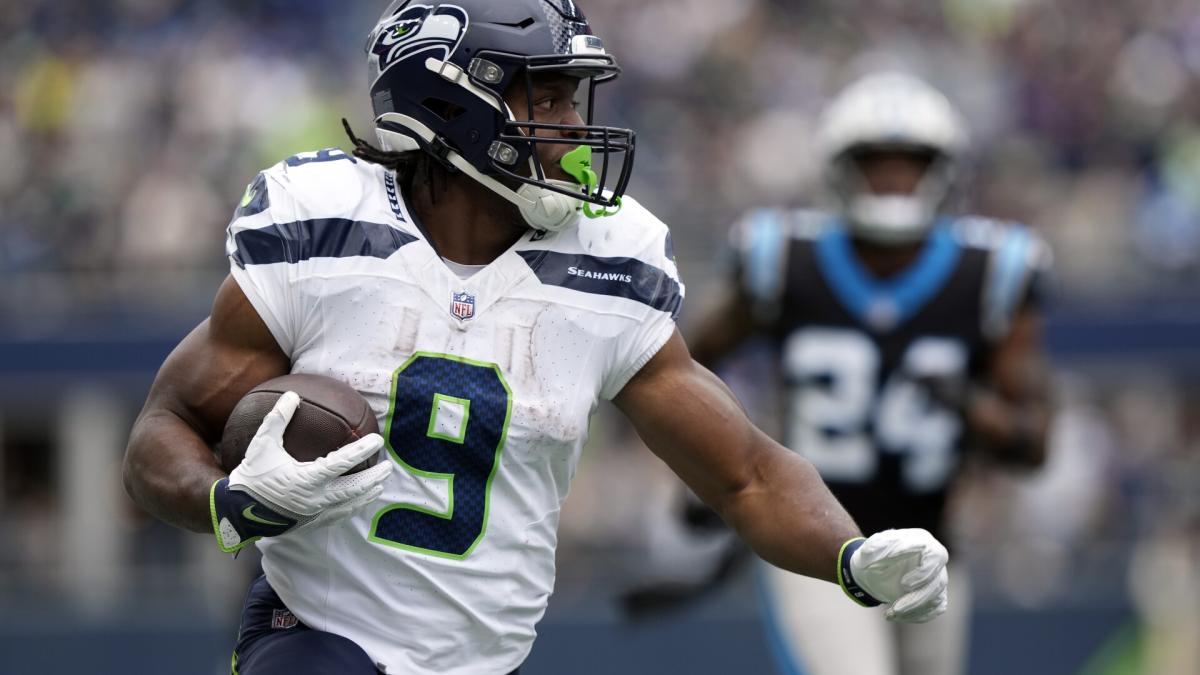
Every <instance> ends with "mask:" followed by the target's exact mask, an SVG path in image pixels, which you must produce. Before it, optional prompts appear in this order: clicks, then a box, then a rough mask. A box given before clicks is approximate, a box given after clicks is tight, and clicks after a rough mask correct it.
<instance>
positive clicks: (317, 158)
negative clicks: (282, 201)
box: [263, 148, 383, 220]
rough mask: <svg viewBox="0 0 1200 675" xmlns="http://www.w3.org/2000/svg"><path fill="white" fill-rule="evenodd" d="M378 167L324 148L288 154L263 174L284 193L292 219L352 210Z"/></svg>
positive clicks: (375, 179) (342, 214) (332, 214)
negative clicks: (290, 207) (291, 208)
mask: <svg viewBox="0 0 1200 675" xmlns="http://www.w3.org/2000/svg"><path fill="white" fill-rule="evenodd" d="M382 170H383V169H382V167H379V166H377V165H375V164H371V163H370V162H364V161H362V160H360V159H357V158H355V157H353V156H351V155H348V154H346V153H345V152H344V151H342V150H341V149H340V148H325V149H324V150H318V151H314V152H303V153H300V154H298V155H293V156H291V157H288V158H287V159H285V160H283V161H281V162H279V163H278V164H276V165H274V166H272V167H271V168H269V169H267V170H266V171H264V172H263V173H264V174H265V175H266V176H267V178H268V179H271V180H272V181H273V182H274V183H276V185H277V186H278V188H279V191H280V192H283V193H284V194H286V199H287V201H289V202H290V203H291V206H292V207H293V208H294V211H295V218H296V219H298V220H305V219H309V218H336V217H342V216H344V215H345V214H346V213H348V212H351V211H353V210H354V209H355V207H356V206H358V204H359V203H360V202H361V201H362V199H363V197H364V195H365V194H366V191H367V186H368V185H370V184H371V183H372V182H373V181H377V180H379V176H378V172H379V171H382Z"/></svg>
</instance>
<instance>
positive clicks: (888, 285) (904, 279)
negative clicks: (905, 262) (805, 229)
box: [816, 219, 961, 333]
mask: <svg viewBox="0 0 1200 675" xmlns="http://www.w3.org/2000/svg"><path fill="white" fill-rule="evenodd" d="M960 253H961V249H960V248H959V246H958V243H957V242H956V241H955V239H954V235H953V233H952V232H951V231H950V227H949V224H948V223H947V222H945V221H944V219H943V220H940V221H938V223H937V224H935V225H934V227H933V228H932V229H931V230H930V233H929V236H928V237H927V238H926V240H925V246H924V248H923V249H922V250H921V253H920V254H919V255H918V257H917V259H916V260H915V261H914V262H913V263H912V264H911V265H910V266H909V267H908V268H907V269H905V270H904V271H902V272H900V273H899V274H897V275H895V276H893V277H890V278H887V279H878V278H876V277H875V276H874V275H872V274H871V272H870V270H868V269H867V268H866V267H865V266H864V265H863V263H862V261H861V260H859V258H858V256H857V255H855V253H854V246H853V244H852V243H851V241H850V235H849V233H848V232H847V230H846V228H845V227H832V228H829V230H827V231H826V232H825V233H823V234H822V235H821V238H820V239H819V240H818V241H817V245H816V260H817V267H818V268H819V269H820V271H821V273H822V275H823V276H824V277H825V281H826V282H827V283H828V284H829V288H830V289H831V290H832V291H833V294H834V296H835V297H836V298H837V299H838V301H839V302H840V303H841V304H842V306H843V307H844V308H845V309H846V311H847V312H849V313H850V314H851V315H852V316H853V317H854V318H855V319H857V320H858V321H859V322H860V323H861V324H863V325H864V326H866V327H868V328H870V329H871V330H873V331H875V332H880V333H885V332H888V331H891V330H893V329H895V328H896V327H898V326H899V325H900V324H902V323H904V322H905V321H907V320H908V319H910V318H912V317H913V316H914V315H915V314H916V313H917V312H919V311H920V310H921V308H922V307H924V306H925V305H926V304H927V303H928V302H929V301H930V300H931V299H933V297H934V296H935V295H936V294H937V292H938V291H939V290H941V288H942V285H943V284H944V283H945V282H946V279H947V278H949V276H950V274H951V273H952V272H953V271H954V268H955V266H956V264H957V263H958V258H959V254H960Z"/></svg>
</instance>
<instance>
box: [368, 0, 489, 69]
mask: <svg viewBox="0 0 1200 675" xmlns="http://www.w3.org/2000/svg"><path fill="white" fill-rule="evenodd" d="M468 21H469V20H468V19H467V13H466V12H465V11H464V10H463V9H462V8H461V7H458V6H457V5H438V6H437V7H433V6H431V5H409V6H408V7H405V8H404V9H403V10H401V11H400V12H398V13H396V14H395V15H394V16H392V17H391V19H390V20H389V21H388V22H387V23H384V24H382V25H380V26H379V28H378V29H377V30H376V33H375V36H374V44H373V45H372V46H371V53H372V54H374V55H375V56H377V57H378V58H379V72H381V73H382V72H383V71H385V70H387V69H388V67H389V66H391V65H393V64H395V63H397V62H398V61H401V60H403V59H406V58H409V57H411V56H414V55H416V54H420V53H422V52H427V51H434V50H438V51H440V52H441V53H440V54H437V55H435V56H437V57H439V58H440V59H442V60H445V59H448V58H450V55H451V54H453V53H454V50H456V49H457V48H458V44H459V43H460V42H462V38H463V35H465V34H466V32H467V24H468Z"/></svg>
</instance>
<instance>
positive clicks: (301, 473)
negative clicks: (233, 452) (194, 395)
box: [209, 391, 392, 553]
mask: <svg viewBox="0 0 1200 675" xmlns="http://www.w3.org/2000/svg"><path fill="white" fill-rule="evenodd" d="M299 404H300V397H299V396H298V395H296V393H295V392H290V391H289V392H286V393H284V394H283V395H282V396H280V397H279V400H278V401H277V402H276V403H275V407H274V408H273V409H272V410H271V412H269V413H267V416H266V417H264V418H263V422H262V425H261V426H259V428H258V432H257V433H256V434H255V435H254V439H253V440H251V441H250V445H249V446H248V447H247V448H246V457H245V459H243V460H242V463H241V464H238V466H237V468H235V469H234V470H233V473H231V474H229V477H228V478H222V479H221V480H219V481H217V482H216V483H214V484H213V487H212V491H211V493H210V497H209V505H210V507H211V511H212V518H213V531H214V533H215V534H216V535H217V543H218V544H219V545H220V546H221V550H222V551H225V552H226V553H232V552H234V551H237V550H238V549H240V548H242V547H243V546H245V545H247V544H249V543H250V542H252V541H254V540H256V539H259V538H260V537H274V536H278V535H281V534H283V533H285V532H290V531H292V530H295V529H299V528H302V527H306V526H309V525H313V524H315V523H317V522H325V521H328V520H331V519H336V518H341V517H343V516H345V515H348V514H349V513H351V512H353V511H354V510H355V509H357V508H358V507H360V506H362V505H364V504H366V503H368V502H371V501H373V500H374V499H375V498H377V497H378V496H379V494H380V493H381V492H383V482H384V481H385V480H386V479H387V477H388V475H389V474H391V471H392V463H391V462H379V463H378V464H376V465H375V466H372V467H370V468H369V469H365V470H363V471H359V472H357V473H353V474H351V475H348V476H343V475H342V474H344V473H345V472H347V471H349V470H350V469H351V468H353V467H355V466H357V465H359V464H360V463H362V462H363V461H365V460H366V459H368V458H370V457H371V456H372V455H374V454H376V453H378V452H379V450H380V448H382V447H383V438H382V437H380V435H379V434H368V435H366V436H364V437H362V438H360V439H358V440H357V441H354V442H353V443H349V444H347V445H344V446H342V447H341V448H338V449H337V450H335V451H333V452H331V453H329V454H328V455H326V456H324V457H320V458H318V459H316V460H314V461H312V462H299V461H297V460H296V459H295V458H294V457H292V456H291V455H290V454H288V452H287V451H286V450H284V448H283V431H284V429H286V428H287V425H288V422H290V421H291V420H292V415H293V414H294V413H295V412H296V406H298V405H299Z"/></svg>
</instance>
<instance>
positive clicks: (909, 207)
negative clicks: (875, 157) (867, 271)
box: [828, 147, 957, 245]
mask: <svg viewBox="0 0 1200 675" xmlns="http://www.w3.org/2000/svg"><path fill="white" fill-rule="evenodd" d="M880 151H887V152H901V153H903V154H911V155H913V156H914V157H921V158H923V159H926V164H925V167H924V169H923V170H922V171H921V177H920V179H919V180H918V181H917V182H916V185H915V186H914V187H913V189H912V190H911V191H909V192H901V191H885V192H876V191H875V190H874V189H872V187H871V185H870V183H869V181H868V180H867V177H866V175H865V174H864V172H863V170H862V168H861V165H860V162H861V161H863V159H864V158H865V157H867V156H869V155H870V154H872V153H873V152H880ZM956 178H957V176H956V169H955V163H954V162H953V161H952V160H951V159H950V158H949V157H947V156H945V155H943V154H941V153H938V152H937V151H935V150H933V149H932V148H922V147H904V148H895V147H859V148H852V149H851V150H849V151H847V152H844V153H842V154H841V155H840V156H839V157H838V158H836V159H835V160H834V161H833V163H832V164H831V165H830V167H829V175H828V183H829V187H830V189H831V191H832V193H833V196H834V198H835V199H836V200H837V202H838V206H839V208H840V210H841V212H842V213H843V214H845V216H846V219H847V220H848V223H849V226H850V228H851V230H852V231H853V233H854V235H855V236H856V237H858V238H860V239H863V240H866V241H870V242H873V243H877V244H883V245H896V244H907V243H913V242H916V241H920V240H921V239H922V238H924V236H925V235H926V233H927V232H928V231H929V228H930V227H932V226H933V223H934V221H936V219H937V217H938V214H939V213H940V212H941V211H942V210H943V209H944V208H945V207H946V206H947V203H948V202H949V200H950V197H951V194H952V189H953V186H954V184H955V181H956Z"/></svg>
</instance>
